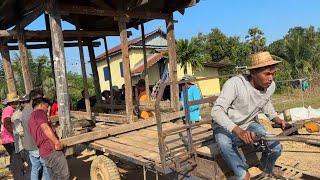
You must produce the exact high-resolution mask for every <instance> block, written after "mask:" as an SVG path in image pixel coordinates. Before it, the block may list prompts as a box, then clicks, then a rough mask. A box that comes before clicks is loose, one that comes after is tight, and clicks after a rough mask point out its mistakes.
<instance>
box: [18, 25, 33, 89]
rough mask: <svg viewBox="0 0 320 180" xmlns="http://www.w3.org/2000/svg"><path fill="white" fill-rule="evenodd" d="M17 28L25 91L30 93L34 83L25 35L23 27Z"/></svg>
mask: <svg viewBox="0 0 320 180" xmlns="http://www.w3.org/2000/svg"><path fill="white" fill-rule="evenodd" d="M17 26H19V25H17ZM17 29H18V31H19V35H18V47H19V52H20V63H21V70H22V76H23V82H24V89H25V93H26V94H29V93H30V91H31V90H32V89H33V83H32V79H31V75H30V68H29V59H28V51H27V48H26V42H25V39H24V35H23V29H20V28H17Z"/></svg>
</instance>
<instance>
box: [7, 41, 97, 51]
mask: <svg viewBox="0 0 320 180" xmlns="http://www.w3.org/2000/svg"><path fill="white" fill-rule="evenodd" d="M87 45H88V44H86V43H83V44H82V46H87ZM100 45H101V43H100V42H93V46H94V47H99V46H100ZM78 46H79V44H78V43H77V42H76V43H69V42H65V43H64V47H78ZM26 47H27V49H46V48H49V47H50V45H48V44H29V45H27V46H26ZM8 48H9V50H19V48H18V46H16V45H10V46H8Z"/></svg>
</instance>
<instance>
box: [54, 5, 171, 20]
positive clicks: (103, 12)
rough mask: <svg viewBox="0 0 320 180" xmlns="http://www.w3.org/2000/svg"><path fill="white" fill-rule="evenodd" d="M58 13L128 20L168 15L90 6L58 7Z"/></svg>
mask: <svg viewBox="0 0 320 180" xmlns="http://www.w3.org/2000/svg"><path fill="white" fill-rule="evenodd" d="M60 12H61V14H63V15H69V14H83V15H94V16H109V17H120V16H123V15H125V16H127V17H129V18H137V19H168V18H169V17H170V15H169V14H165V13H157V12H146V11H116V10H110V9H101V8H95V7H91V6H79V5H68V4H62V5H60Z"/></svg>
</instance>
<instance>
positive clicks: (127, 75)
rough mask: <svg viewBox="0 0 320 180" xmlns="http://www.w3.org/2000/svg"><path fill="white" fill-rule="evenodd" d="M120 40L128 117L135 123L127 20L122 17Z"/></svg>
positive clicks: (120, 21) (119, 22) (119, 23)
mask: <svg viewBox="0 0 320 180" xmlns="http://www.w3.org/2000/svg"><path fill="white" fill-rule="evenodd" d="M118 26H119V31H120V39H121V51H122V62H123V75H124V85H125V88H126V91H125V93H126V94H125V100H126V114H127V116H128V120H129V122H133V101H132V85H131V70H130V60H129V48H128V38H127V26H126V18H125V17H123V16H121V17H120V18H119V21H118Z"/></svg>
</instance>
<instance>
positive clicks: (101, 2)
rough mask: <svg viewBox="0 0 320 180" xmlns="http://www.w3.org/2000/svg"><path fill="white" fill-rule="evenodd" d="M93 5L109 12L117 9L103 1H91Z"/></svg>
mask: <svg viewBox="0 0 320 180" xmlns="http://www.w3.org/2000/svg"><path fill="white" fill-rule="evenodd" d="M90 1H91V2H92V3H93V4H95V5H97V6H98V7H102V8H103V9H108V10H114V9H115V8H114V7H112V6H111V5H110V4H108V3H107V2H105V1H103V0H90Z"/></svg>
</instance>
